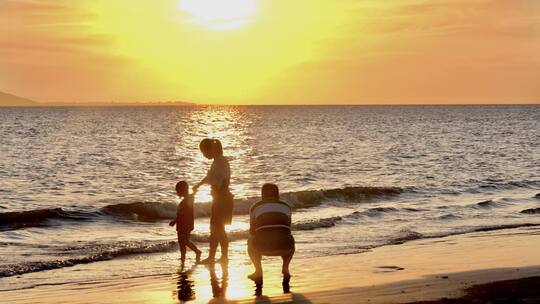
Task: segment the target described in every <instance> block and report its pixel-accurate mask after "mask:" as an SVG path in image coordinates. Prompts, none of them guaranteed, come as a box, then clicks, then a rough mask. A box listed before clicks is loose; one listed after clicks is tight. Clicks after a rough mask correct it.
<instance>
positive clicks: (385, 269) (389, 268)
mask: <svg viewBox="0 0 540 304" xmlns="http://www.w3.org/2000/svg"><path fill="white" fill-rule="evenodd" d="M375 268H377V270H376V271H374V273H386V272H396V271H400V270H404V269H405V268H402V267H399V266H377V267H375Z"/></svg>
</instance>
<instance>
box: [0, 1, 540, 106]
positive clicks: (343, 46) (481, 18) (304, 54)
mask: <svg viewBox="0 0 540 304" xmlns="http://www.w3.org/2000/svg"><path fill="white" fill-rule="evenodd" d="M0 91H3V92H8V93H12V94H16V95H19V96H24V97H28V98H31V99H34V100H38V101H65V102H93V101H116V102H136V101H153V100H156V101H157V100H184V101H194V102H198V103H232V104H274V103H281V104H292V103H307V104H320V103H322V104H338V103H346V104H378V103H381V104H389V103H390V104H396V103H413V104H417V103H430V104H433V103H540V1H538V0H431V1H428V0H385V1H382V0H356V1H354V0H332V1H329V0H294V1H291V0H183V1H182V0H160V1H146V0H77V1H73V0H1V1H0Z"/></svg>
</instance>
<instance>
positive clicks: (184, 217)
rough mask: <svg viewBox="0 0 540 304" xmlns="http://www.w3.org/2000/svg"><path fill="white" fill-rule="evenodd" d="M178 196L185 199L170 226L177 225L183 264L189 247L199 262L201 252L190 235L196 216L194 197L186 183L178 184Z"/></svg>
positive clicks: (179, 205) (180, 182)
mask: <svg viewBox="0 0 540 304" xmlns="http://www.w3.org/2000/svg"><path fill="white" fill-rule="evenodd" d="M176 194H177V195H178V197H179V198H183V199H182V201H181V202H180V204H178V208H177V209H176V217H175V218H174V219H173V220H172V221H171V222H170V223H169V226H174V225H176V233H177V235H178V245H179V247H180V256H181V259H182V263H184V261H185V260H186V247H189V248H190V249H191V250H193V251H194V252H195V259H196V261H197V262H199V261H200V259H201V251H200V250H199V249H198V248H197V246H195V244H193V243H192V242H191V240H190V239H189V238H190V234H191V231H193V226H194V221H195V219H194V216H193V201H194V195H195V193H193V194H189V185H188V183H187V182H186V181H179V182H178V183H177V184H176Z"/></svg>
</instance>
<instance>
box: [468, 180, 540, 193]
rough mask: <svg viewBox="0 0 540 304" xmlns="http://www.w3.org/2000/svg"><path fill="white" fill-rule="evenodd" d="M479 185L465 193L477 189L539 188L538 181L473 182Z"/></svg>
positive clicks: (539, 183)
mask: <svg viewBox="0 0 540 304" xmlns="http://www.w3.org/2000/svg"><path fill="white" fill-rule="evenodd" d="M475 182H476V183H479V184H480V185H478V186H477V187H476V188H469V189H467V190H466V192H476V191H475V190H478V189H513V188H532V187H537V186H540V180H506V181H505V180H494V179H486V180H483V181H475Z"/></svg>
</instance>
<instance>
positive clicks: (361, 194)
mask: <svg viewBox="0 0 540 304" xmlns="http://www.w3.org/2000/svg"><path fill="white" fill-rule="evenodd" d="M403 191H404V190H403V189H401V188H397V187H345V188H339V189H327V190H307V191H297V192H288V193H283V194H281V199H282V200H283V201H286V202H287V203H289V205H291V207H292V208H293V209H305V208H311V207H316V206H319V205H321V204H322V203H323V202H324V201H329V200H346V201H348V202H351V201H356V202H360V201H363V200H367V199H371V198H375V197H379V196H389V195H398V194H400V193H402V192H403ZM258 200H260V198H259V197H250V198H241V199H235V200H234V209H233V213H234V214H235V215H245V214H249V208H250V207H251V205H253V204H254V203H255V202H257V201H258ZM103 210H104V211H105V212H107V213H109V214H116V215H129V216H131V217H132V218H134V219H143V220H144V219H146V220H160V219H171V218H173V217H174V215H175V212H176V205H175V204H172V203H169V204H163V203H127V204H115V205H109V206H106V207H104V208H103ZM194 213H195V217H196V218H200V217H208V216H210V213H211V204H210V203H199V204H196V205H195V210H194Z"/></svg>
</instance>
